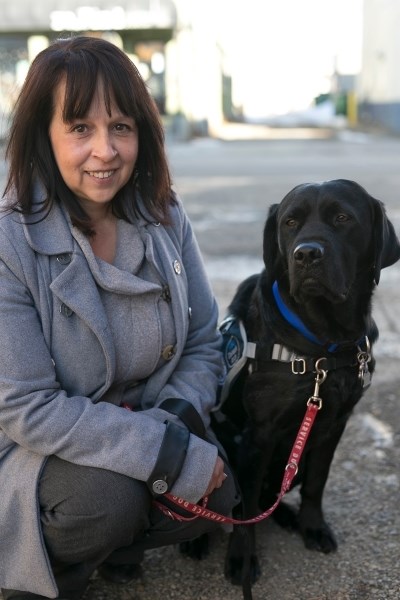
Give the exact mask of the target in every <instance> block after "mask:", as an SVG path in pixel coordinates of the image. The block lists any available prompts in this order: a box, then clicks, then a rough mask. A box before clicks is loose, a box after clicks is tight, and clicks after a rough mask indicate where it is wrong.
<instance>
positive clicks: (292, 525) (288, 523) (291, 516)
mask: <svg viewBox="0 0 400 600" xmlns="http://www.w3.org/2000/svg"><path fill="white" fill-rule="evenodd" d="M272 517H273V519H274V521H275V522H276V523H278V525H280V526H281V527H283V528H284V529H289V530H291V531H297V530H298V529H299V519H298V514H297V512H296V511H295V510H294V509H293V508H292V507H290V506H288V505H287V504H285V503H284V502H281V503H280V504H279V505H278V506H277V507H276V509H275V511H274V512H273V513H272Z"/></svg>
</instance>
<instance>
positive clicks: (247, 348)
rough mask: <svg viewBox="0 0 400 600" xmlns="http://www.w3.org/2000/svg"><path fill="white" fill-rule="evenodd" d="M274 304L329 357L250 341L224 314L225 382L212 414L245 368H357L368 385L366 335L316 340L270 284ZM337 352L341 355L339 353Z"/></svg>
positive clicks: (299, 370) (238, 324)
mask: <svg viewBox="0 0 400 600" xmlns="http://www.w3.org/2000/svg"><path fill="white" fill-rule="evenodd" d="M273 294H274V298H275V302H276V305H277V307H278V309H279V311H280V313H281V315H282V316H283V318H284V319H285V320H286V321H287V322H288V323H289V324H290V325H292V326H293V327H294V328H295V329H296V330H297V331H299V332H300V333H301V334H302V335H303V336H304V337H305V338H306V339H308V340H309V341H310V342H313V343H314V344H316V345H318V346H323V347H324V349H325V351H326V352H328V353H329V354H328V356H323V357H312V356H304V355H301V354H298V353H297V352H296V351H294V350H293V349H291V348H288V347H287V346H285V345H283V344H279V343H275V342H274V341H273V340H267V341H265V342H264V341H255V342H253V341H249V340H248V338H247V333H246V329H245V327H244V324H243V322H242V321H241V320H240V319H239V318H238V317H236V316H235V315H232V314H230V315H227V316H226V317H225V318H224V319H223V321H222V322H221V324H220V326H219V330H220V332H221V334H222V339H223V343H222V350H223V358H224V363H225V379H224V381H223V383H222V385H221V386H220V388H219V394H218V402H217V405H216V406H215V408H214V409H213V410H214V411H218V409H220V408H221V406H222V404H223V403H224V402H225V400H226V399H227V398H228V396H229V393H230V390H231V389H232V385H233V384H234V382H235V381H236V379H237V378H238V376H239V375H240V373H241V371H242V369H243V368H244V367H245V366H246V365H247V367H248V369H249V373H250V374H252V373H255V372H266V371H274V372H281V373H288V372H289V373H292V374H293V375H305V374H306V373H315V372H317V368H316V365H317V363H318V362H320V361H323V368H324V370H326V371H331V370H335V369H340V368H343V367H357V366H358V378H359V379H360V383H361V384H362V386H363V388H367V387H368V386H369V385H370V383H371V372H370V370H369V363H370V361H371V358H372V355H371V346H370V342H369V339H368V337H367V336H364V337H363V338H361V339H360V340H359V341H357V342H355V343H354V342H352V343H349V344H347V343H346V344H345V345H343V344H337V343H333V342H326V341H325V342H324V341H321V340H319V339H318V338H317V337H316V336H315V335H314V334H313V333H312V332H311V331H310V330H309V329H308V328H307V327H306V325H305V324H304V323H303V322H302V321H301V319H300V318H299V317H298V316H297V315H296V314H295V313H294V312H293V311H291V310H290V309H289V308H288V307H287V306H286V304H285V303H284V302H283V300H282V297H281V295H280V293H279V287H278V283H277V282H275V283H274V285H273ZM339 350H340V352H339Z"/></svg>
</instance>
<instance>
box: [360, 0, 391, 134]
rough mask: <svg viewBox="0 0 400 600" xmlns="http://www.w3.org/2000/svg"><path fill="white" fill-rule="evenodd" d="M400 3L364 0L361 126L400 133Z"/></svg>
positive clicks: (386, 0)
mask: <svg viewBox="0 0 400 600" xmlns="http://www.w3.org/2000/svg"><path fill="white" fill-rule="evenodd" d="M399 30H400V2H399V1H398V0H364V30H363V34H364V35H363V59H362V71H361V74H360V78H359V83H358V98H359V118H360V122H361V123H366V124H371V125H377V126H381V127H384V128H386V129H388V130H390V131H394V132H396V133H397V132H400V69H399V63H400V36H399Z"/></svg>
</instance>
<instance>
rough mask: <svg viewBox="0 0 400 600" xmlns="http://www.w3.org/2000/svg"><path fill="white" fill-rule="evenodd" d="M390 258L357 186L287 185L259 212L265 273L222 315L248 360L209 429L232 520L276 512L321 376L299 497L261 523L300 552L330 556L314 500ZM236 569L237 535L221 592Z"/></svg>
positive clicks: (388, 229) (391, 240)
mask: <svg viewBox="0 0 400 600" xmlns="http://www.w3.org/2000/svg"><path fill="white" fill-rule="evenodd" d="M399 258H400V245H399V240H398V238H397V236H396V234H395V231H394V228H393V225H392V223H391V222H390V221H389V219H388V218H387V216H386V213H385V209H384V206H383V204H382V203H381V202H380V201H379V200H376V199H375V198H373V197H372V196H370V195H369V194H368V193H367V192H366V191H365V190H364V189H363V188H362V187H361V186H360V185H358V184H357V183H355V182H353V181H349V180H345V179H337V180H333V181H327V182H324V183H307V184H303V185H298V186H297V187H295V188H294V189H293V190H292V191H290V192H289V193H288V194H287V195H286V196H285V198H284V199H283V200H282V201H281V202H280V204H274V205H272V206H271V207H270V210H269V214H268V218H267V221H266V224H265V229H264V240H263V259H264V264H265V269H264V270H263V271H262V272H261V274H259V275H253V276H251V277H250V278H248V279H247V280H245V281H244V282H243V283H242V284H241V285H240V286H239V288H238V290H237V292H236V295H235V297H234V298H233V301H232V303H231V305H230V307H229V313H230V314H232V315H234V316H235V317H236V318H237V319H240V320H241V322H242V323H243V325H244V328H245V331H246V334H247V338H248V341H249V343H250V346H251V347H252V353H251V358H248V359H247V362H246V364H245V367H244V368H243V369H242V370H241V371H240V375H239V376H238V377H237V379H236V380H235V382H234V384H233V386H232V387H231V389H230V393H229V396H228V398H227V400H226V401H225V402H224V403H223V405H222V407H221V409H220V414H219V418H218V419H216V420H215V422H214V427H215V429H216V431H217V434H218V435H219V437H220V439H221V441H222V443H223V444H224V446H225V448H226V449H227V451H228V454H229V458H230V461H231V463H232V466H233V467H234V469H235V471H236V473H237V477H238V480H239V484H240V488H241V490H242V495H243V507H244V515H243V516H244V517H246V518H249V517H253V516H255V515H257V514H259V513H260V511H263V510H265V509H267V508H268V507H270V506H271V505H272V504H273V503H274V502H275V501H276V498H277V495H278V493H279V490H280V486H281V482H282V478H283V474H284V471H285V467H286V465H287V460H288V457H289V454H290V451H291V448H292V445H293V442H294V440H295V438H296V434H297V431H298V429H299V427H300V424H301V422H302V419H303V416H304V414H305V411H306V404H307V400H308V399H310V398H312V396H313V393H314V387H315V378H316V371H318V372H319V371H320V370H321V369H322V371H323V372H324V373H325V374H326V379H325V381H324V382H323V383H322V384H321V386H320V390H319V392H320V393H319V395H318V396H319V397H320V398H321V399H322V407H321V410H320V411H319V412H318V414H317V417H316V420H315V424H314V426H313V428H312V431H311V434H310V436H309V439H308V441H307V444H306V447H305V450H304V452H303V456H302V458H301V460H300V464H299V465H298V473H297V475H296V477H295V479H294V481H293V485H300V497H301V504H300V508H299V510H298V512H297V511H296V512H295V511H294V510H293V509H292V508H290V507H289V506H288V505H285V503H284V502H282V503H280V504H279V506H278V508H277V509H276V511H275V512H274V513H273V515H274V517H275V519H276V520H277V521H278V522H279V523H280V524H281V525H283V526H285V527H288V528H296V529H298V530H299V532H300V534H301V535H302V537H303V539H304V543H305V546H306V547H307V548H310V549H315V550H319V551H321V552H325V553H328V552H331V551H333V550H335V549H336V541H335V537H334V535H333V533H332V531H331V529H330V527H329V525H328V524H327V522H326V521H325V518H324V515H323V511H322V495H323V492H324V487H325V484H326V481H327V478H328V473H329V468H330V465H331V462H332V459H333V455H334V452H335V449H336V447H337V444H338V442H339V440H340V438H341V436H342V433H343V431H344V429H345V426H346V422H347V420H348V418H349V416H350V414H351V412H352V409H353V408H354V406H355V404H356V403H357V402H358V401H359V400H360V398H361V396H362V394H363V392H364V389H365V387H366V385H367V383H368V381H369V379H370V376H371V375H372V372H373V370H374V359H373V357H372V353H371V351H372V345H373V344H374V342H375V341H376V339H377V337H378V330H377V327H376V324H375V322H374V321H373V319H372V317H371V298H372V294H373V290H374V288H375V286H376V285H377V284H378V282H379V277H380V271H381V269H383V268H384V267H388V266H389V265H392V264H393V263H395V262H396V261H397V260H398V259H399ZM321 359H322V360H321ZM317 361H318V363H317ZM217 416H218V415H217ZM221 417H222V419H221ZM236 516H238V515H236ZM249 529H250V530H251V534H250V536H251V543H250V548H251V551H250V557H251V562H250V565H251V568H250V575H251V580H252V581H253V582H254V581H255V580H256V579H257V577H258V576H259V574H260V568H259V564H258V560H257V556H256V552H255V533H254V526H251V527H250V528H249ZM245 559H246V557H245V550H244V546H243V536H242V535H241V534H240V527H239V528H234V531H233V533H232V534H231V537H230V542H229V547H228V553H227V559H226V566H225V574H226V576H227V578H228V579H230V580H231V581H232V583H235V584H242V585H243V565H244V563H245Z"/></svg>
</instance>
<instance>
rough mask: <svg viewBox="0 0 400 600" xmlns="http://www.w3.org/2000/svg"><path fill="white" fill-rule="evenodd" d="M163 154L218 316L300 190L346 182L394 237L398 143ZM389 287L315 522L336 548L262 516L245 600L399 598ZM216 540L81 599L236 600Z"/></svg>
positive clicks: (395, 326) (399, 404)
mask: <svg viewBox="0 0 400 600" xmlns="http://www.w3.org/2000/svg"><path fill="white" fill-rule="evenodd" d="M263 137H264V139H263ZM234 138H239V139H234ZM250 138H253V139H250ZM254 138H256V139H254ZM168 155H169V160H170V164H171V169H172V173H173V176H174V184H175V187H176V189H177V191H178V192H179V194H180V195H181V196H182V197H183V200H184V202H185V206H186V208H187V210H188V213H189V215H190V217H191V219H192V222H193V225H194V228H195V231H196V234H197V237H198V240H199V243H200V247H201V249H202V252H203V255H204V259H205V262H206V267H207V270H208V272H209V276H210V279H211V282H212V285H213V288H214V291H215V294H216V297H217V300H218V302H219V306H220V311H221V316H222V315H223V314H224V312H225V309H226V306H227V305H228V303H229V301H230V298H231V297H232V294H233V292H234V290H235V288H236V286H237V285H238V283H239V282H240V281H241V280H242V279H243V278H244V277H246V276H247V275H249V274H251V273H253V272H258V271H259V270H260V269H261V267H262V262H261V240H262V228H263V224H264V221H265V217H266V214H267V209H268V206H269V205H270V204H271V203H274V202H279V201H280V200H281V199H282V198H283V196H284V195H285V194H286V193H287V192H288V191H289V190H290V189H291V188H292V187H294V186H295V185H297V184H298V183H303V182H306V181H321V180H326V179H334V178H348V179H353V180H355V181H357V182H358V183H360V184H361V185H363V186H364V187H365V188H366V189H367V190H368V191H369V193H371V194H372V195H373V196H375V197H376V198H379V199H380V200H382V201H383V202H384V203H385V205H386V207H387V211H388V214H389V216H390V218H391V220H392V221H393V223H394V224H395V227H396V229H397V232H398V233H399V234H400V201H399V191H400V167H399V165H400V161H399V158H400V139H399V138H393V137H386V136H384V135H380V134H374V135H372V134H367V133H363V132H347V131H340V132H333V134H332V132H327V131H317V130H310V131H307V130H292V131H290V130H284V131H277V130H268V129H264V130H262V129H261V128H245V127H240V128H239V131H238V128H237V127H234V128H233V127H232V128H227V129H226V130H225V131H224V138H223V139H218V140H215V139H207V138H206V139H199V140H194V141H191V142H188V143H176V142H174V141H173V140H169V141H168ZM2 173H3V179H4V170H3V172H2V171H1V168H0V183H1V182H2ZM399 283H400V264H397V265H395V266H393V267H390V268H388V269H386V270H384V271H383V273H382V278H381V282H380V285H379V288H378V289H377V291H376V293H375V301H374V313H375V318H376V320H377V322H378V326H379V328H380V339H379V341H378V343H377V345H376V348H375V355H376V358H377V371H376V374H375V376H374V379H373V383H372V386H371V387H370V388H369V390H368V391H367V392H366V395H365V396H364V398H363V399H362V400H361V402H360V403H359V404H358V406H357V407H356V410H355V412H354V415H353V416H352V418H351V419H350V421H349V423H348V426H347V429H346V431H345V434H344V436H343V438H342V440H341V443H340V445H339V447H338V450H337V452H336V455H335V458H334V462H333V464H332V467H331V473H330V477H329V480H328V484H327V487H326V492H325V496H324V507H325V515H326V518H327V520H328V522H329V523H330V525H331V527H332V528H333V530H334V531H335V534H336V537H337V540H338V544H339V547H338V550H337V552H336V553H334V554H331V555H322V554H320V553H317V552H311V551H308V550H305V549H304V547H303V545H302V542H301V540H300V539H299V537H298V536H297V535H296V534H295V533H288V532H286V531H283V530H281V529H280V528H279V527H278V526H277V525H276V524H275V523H274V522H273V520H272V519H268V520H267V521H264V522H262V523H260V524H258V525H257V530H258V552H259V557H260V559H261V564H262V569H263V574H262V577H261V578H260V580H259V582H257V584H256V585H255V586H254V588H253V593H254V600H395V599H396V600H397V599H398V598H400V571H399V550H400V518H399V508H398V503H399V488H400V483H399V475H398V470H399V464H400V460H399V459H400V456H399V455H400V449H399V448H400V446H399V442H400V401H399V384H400V369H399V359H400V325H399V322H400V302H399V295H400V286H399ZM296 494H297V492H291V493H290V494H289V495H288V498H289V500H290V501H291V502H293V503H296V502H297V500H298V498H297V495H296ZM226 543H227V535H226V534H225V532H223V531H221V532H220V533H219V534H217V535H216V536H215V538H214V540H213V543H212V545H211V548H210V554H209V557H208V558H207V559H205V560H204V561H201V562H194V561H192V560H190V559H187V558H185V557H183V556H181V555H180V554H179V552H178V549H177V548H175V547H170V548H162V549H158V550H154V551H151V552H149V553H148V555H147V556H146V559H145V563H144V578H143V580H142V581H140V582H135V583H134V584H132V585H128V586H125V587H122V588H121V587H116V586H109V585H105V584H104V582H102V581H101V580H99V579H98V578H96V577H94V578H93V581H92V583H91V585H90V587H89V589H88V591H87V593H86V595H85V600H155V599H157V598H160V597H162V598H163V600H227V599H228V600H240V599H241V598H242V594H241V591H240V589H238V588H235V587H233V586H231V585H230V584H229V582H227V581H226V580H225V579H224V576H223V562H224V554H225V549H226ZM16 568H17V566H16Z"/></svg>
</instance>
